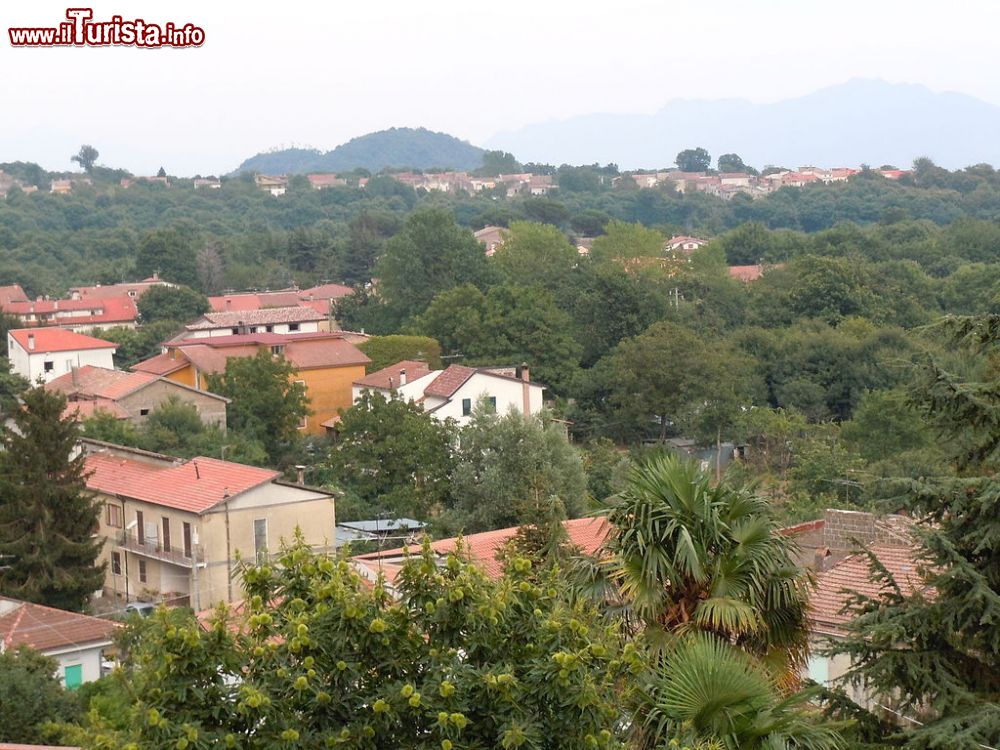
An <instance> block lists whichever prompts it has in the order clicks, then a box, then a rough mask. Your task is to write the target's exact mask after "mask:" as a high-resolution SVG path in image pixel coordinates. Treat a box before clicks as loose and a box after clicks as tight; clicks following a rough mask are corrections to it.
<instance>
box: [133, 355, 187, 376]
mask: <svg viewBox="0 0 1000 750" xmlns="http://www.w3.org/2000/svg"><path fill="white" fill-rule="evenodd" d="M188 363H189V362H188V360H187V358H186V357H183V356H179V355H177V354H176V353H175V352H166V353H164V354H157V355H156V356H155V357H150V358H149V359H146V360H143V361H142V362H139V363H138V364H137V365H134V366H133V367H132V370H133V371H135V372H148V373H152V374H153V375H169V374H170V373H172V372H176V371H177V370H181V369H183V368H185V367H187V366H188Z"/></svg>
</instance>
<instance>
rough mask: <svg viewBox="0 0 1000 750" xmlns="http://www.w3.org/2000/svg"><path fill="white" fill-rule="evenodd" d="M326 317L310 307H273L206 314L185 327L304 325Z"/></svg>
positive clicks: (197, 328)
mask: <svg viewBox="0 0 1000 750" xmlns="http://www.w3.org/2000/svg"><path fill="white" fill-rule="evenodd" d="M325 317H326V316H325V315H323V314H321V313H318V312H316V311H315V310H313V309H311V308H309V307H299V306H294V307H273V308H266V309H259V310H236V311H230V312H210V313H205V314H204V315H203V316H202V317H201V318H199V319H198V320H196V321H195V322H194V323H189V324H188V325H186V326H185V328H187V330H189V331H201V330H209V329H212V328H230V327H233V328H235V327H236V326H239V325H248V326H262V325H274V324H280V323H303V322H307V321H313V320H323V319H324V318H325Z"/></svg>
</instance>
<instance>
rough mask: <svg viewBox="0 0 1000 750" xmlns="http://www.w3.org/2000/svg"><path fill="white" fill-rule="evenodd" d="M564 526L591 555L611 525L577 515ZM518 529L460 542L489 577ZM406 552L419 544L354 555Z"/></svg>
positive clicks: (452, 543) (448, 542)
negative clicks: (501, 552)
mask: <svg viewBox="0 0 1000 750" xmlns="http://www.w3.org/2000/svg"><path fill="white" fill-rule="evenodd" d="M563 526H564V527H565V528H566V534H567V535H568V536H569V542H570V543H571V544H573V545H576V546H577V547H579V548H580V551H581V552H582V553H584V554H587V555H593V554H594V553H596V552H597V551H598V550H599V549H600V547H601V545H602V544H603V543H604V540H605V538H606V537H607V535H608V531H609V529H610V528H611V527H610V525H609V524H608V522H607V520H606V519H605V518H603V517H596V518H576V519H573V520H570V521H564V522H563ZM517 530H518V527H517V526H513V527H511V528H507V529H497V530H496V531H484V532H482V533H480V534H469V535H468V536H466V537H462V543H463V544H464V545H465V549H466V551H467V553H468V556H469V559H470V560H471V561H472V562H474V563H476V564H478V565H481V566H482V568H483V570H484V571H485V572H486V573H487V575H489V576H490V577H491V578H499V577H500V576H501V575H503V565H502V564H501V563H500V561H499V560H497V559H496V555H497V552H498V551H499V550H500V548H501V547H502V546H503V544H504V543H505V542H507V541H508V540H509V539H510V538H511V537H513V536H514V534H516V533H517ZM458 539H459V537H452V538H451V539H440V540H438V541H436V542H433V543H431V548H432V549H433V550H434V551H435V552H437V553H438V554H439V555H447V554H450V553H451V552H454V551H455V547H456V545H457V543H458ZM407 552H409V553H410V554H419V552H420V546H419V545H413V546H408V547H399V548H397V549H392V550H384V551H382V552H372V553H369V554H366V555H358V556H356V557H355V558H354V559H355V560H358V561H363V562H365V563H366V564H371V563H373V562H376V561H378V560H379V559H380V558H382V559H383V561H384V560H386V559H388V560H390V561H391V560H393V559H398V558H400V557H403V556H404V555H405V554H406V553H407ZM383 564H385V562H383ZM389 564H392V563H389Z"/></svg>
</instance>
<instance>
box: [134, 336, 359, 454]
mask: <svg viewBox="0 0 1000 750" xmlns="http://www.w3.org/2000/svg"><path fill="white" fill-rule="evenodd" d="M348 335H349V334H344V333H342V332H339V331H335V332H331V333H293V334H274V333H254V334H248V335H242V336H214V337H211V338H201V339H188V340H185V341H177V342H171V343H168V344H167V345H166V351H164V352H163V353H162V354H157V355H156V356H155V357H151V358H150V359H147V360H145V361H143V362H140V363H139V364H137V365H136V366H135V367H133V368H132V369H133V370H135V371H137V372H148V373H152V374H154V375H161V376H163V377H166V378H169V379H170V380H174V381H176V382H178V383H182V384H184V385H187V386H191V387H192V388H197V389H199V390H207V389H208V380H207V376H208V375H215V374H218V373H221V372H223V371H225V369H226V361H227V360H228V359H229V358H230V357H253V356H256V354H257V353H258V352H259V351H261V350H262V349H265V350H270V351H271V353H272V354H274V355H282V356H284V358H285V359H287V360H288V361H289V362H290V363H291V364H292V366H293V367H294V368H295V369H296V370H297V371H298V374H297V375H296V376H295V378H296V380H298V381H300V382H302V384H303V385H305V388H306V396H307V397H308V398H309V408H310V409H311V410H312V412H313V413H312V414H310V415H309V416H308V417H306V419H305V420H304V421H303V425H302V429H303V430H304V431H306V432H309V433H311V434H314V435H321V434H323V433H324V432H325V431H326V429H325V427H324V425H323V423H324V422H331V421H332V420H334V418H335V417H336V416H337V414H338V412H339V410H340V409H349V408H350V407H351V404H352V403H353V400H354V399H353V395H352V391H351V386H352V384H353V383H354V381H355V380H358V379H360V378H363V377H364V375H365V365H367V364H368V363H369V362H371V360H370V359H369V358H368V357H367V356H365V354H364V353H363V352H362V351H361V350H360V349H358V348H357V347H356V346H355V345H354V344H353V343H351V342H350V341H348V340H347V338H346V337H345V336H348Z"/></svg>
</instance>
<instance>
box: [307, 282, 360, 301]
mask: <svg viewBox="0 0 1000 750" xmlns="http://www.w3.org/2000/svg"><path fill="white" fill-rule="evenodd" d="M351 294H354V290H353V289H351V287H349V286H345V285H343V284H320V285H319V286H312V287H309V288H308V289H303V290H302V291H301V292H300V293H299V297H300V298H301V299H304V300H309V299H317V300H321V299H325V300H330V299H340V298H341V297H347V296H348V295H351Z"/></svg>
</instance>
